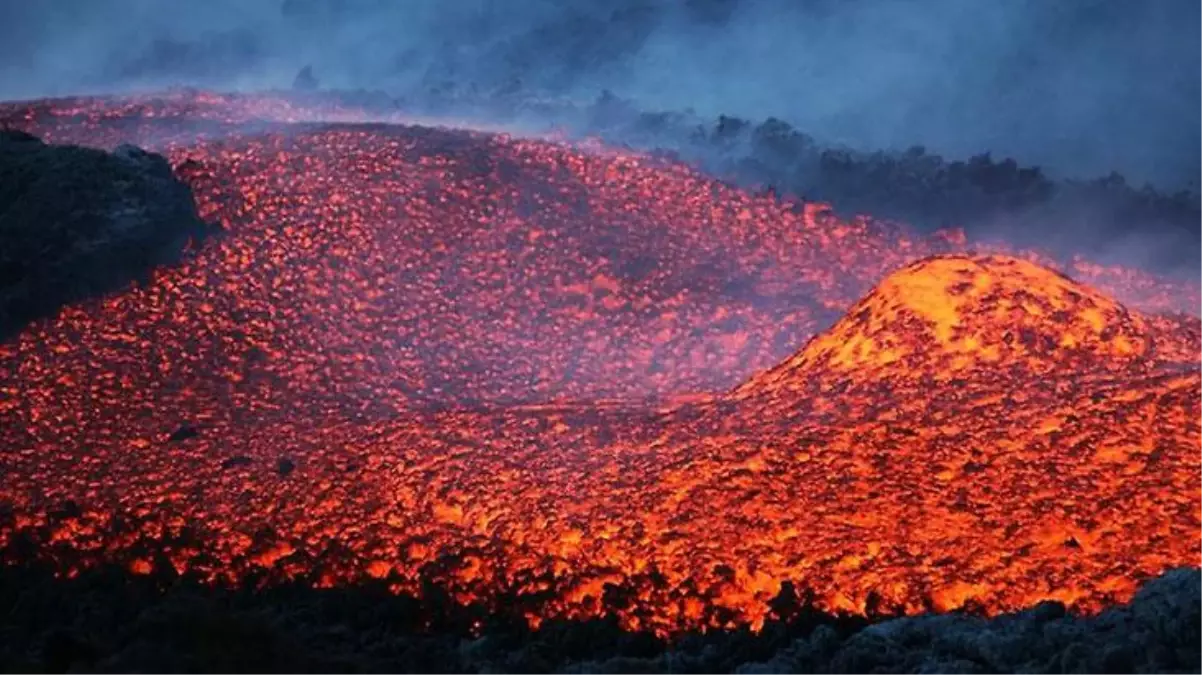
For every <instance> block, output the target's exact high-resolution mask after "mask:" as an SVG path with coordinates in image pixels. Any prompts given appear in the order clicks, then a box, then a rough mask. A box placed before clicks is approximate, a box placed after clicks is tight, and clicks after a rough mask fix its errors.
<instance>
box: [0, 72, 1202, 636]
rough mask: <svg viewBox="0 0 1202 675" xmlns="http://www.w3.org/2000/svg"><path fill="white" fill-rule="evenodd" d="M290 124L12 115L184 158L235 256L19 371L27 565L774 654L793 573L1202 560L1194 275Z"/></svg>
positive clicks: (425, 135)
mask: <svg viewBox="0 0 1202 675" xmlns="http://www.w3.org/2000/svg"><path fill="white" fill-rule="evenodd" d="M282 105H283V104H280V105H276V102H274V100H273V99H261V100H260V99H246V98H242V99H232V98H223V97H218V96H213V95H208V94H195V95H176V96H174V97H165V98H162V99H154V100H149V101H130V100H110V101H105V100H91V101H82V102H81V101H73V102H62V101H60V102H44V103H37V104H28V105H24V106H9V107H8V108H7V109H5V110H3V111H0V113H2V114H0V117H5V118H6V119H9V120H16V122H17V123H19V124H20V125H22V126H23V127H24V128H27V129H28V130H30V131H33V132H36V133H40V134H43V135H45V136H47V137H50V138H56V139H60V140H73V141H89V142H91V143H94V144H96V145H106V144H111V143H113V142H116V141H119V140H133V141H138V142H144V143H145V142H150V144H151V145H152V146H154V145H155V143H158V144H159V145H158V147H161V148H162V149H164V150H165V151H166V152H167V153H168V155H169V156H170V157H171V158H172V160H173V161H174V163H175V165H176V170H177V173H179V175H180V176H181V177H182V178H184V179H185V180H187V181H189V182H190V184H191V185H192V188H193V190H194V192H195V193H196V197H197V202H198V204H199V207H200V212H201V214H202V216H203V217H205V218H206V219H208V220H210V221H212V222H217V223H220V225H221V226H222V227H223V228H224V229H225V230H226V236H223V237H221V238H220V239H218V240H216V241H212V242H209V243H208V244H206V245H205V246H204V247H203V248H202V249H201V250H199V251H198V252H197V253H196V255H195V256H193V257H190V258H189V259H187V260H185V261H184V262H182V263H181V264H180V265H178V266H175V267H171V268H163V269H159V270H156V271H155V273H154V275H153V278H152V279H151V280H150V281H149V283H147V284H146V285H144V286H141V287H138V288H131V289H128V290H126V291H123V292H119V293H115V294H111V295H109V296H108V297H105V298H101V299H96V300H93V301H88V302H83V303H78V304H76V305H73V306H71V307H68V308H66V309H64V310H63V311H61V312H60V313H59V314H58V315H57V316H56V317H54V318H52V319H47V320H44V321H39V322H36V323H34V324H32V325H31V326H30V327H29V328H27V329H26V330H25V331H23V332H22V333H21V334H20V335H19V336H17V337H16V338H15V339H14V340H12V341H10V342H8V343H6V344H3V345H0V372H2V373H3V376H4V383H3V385H2V388H0V416H2V417H3V424H0V444H3V447H4V448H5V452H4V453H3V455H0V471H3V472H4V474H5V476H6V480H5V482H4V484H3V486H0V500H2V501H3V502H4V503H5V504H6V508H5V511H4V513H5V514H6V515H5V517H4V518H2V519H0V545H2V546H4V550H5V555H6V556H8V557H9V558H14V557H15V556H17V555H18V554H20V555H21V556H26V557H34V558H38V559H41V560H43V561H51V562H53V563H54V564H56V565H59V566H60V567H61V569H62V573H63V574H67V575H71V574H75V573H77V572H78V570H80V569H82V568H84V567H88V566H91V565H94V564H97V563H100V562H114V561H115V562H119V563H122V564H125V565H127V566H128V567H129V569H131V570H133V571H135V572H138V573H151V572H156V573H157V572H162V571H170V572H171V573H173V574H174V573H183V574H190V575H195V576H198V577H200V578H202V579H205V580H207V581H211V582H229V583H235V584H264V583H271V582H272V581H273V580H276V581H279V580H289V579H291V580H296V579H300V580H306V581H309V582H311V583H313V584H314V585H318V586H331V585H343V584H353V583H355V582H356V581H357V580H362V579H365V578H377V579H384V580H386V581H387V582H388V583H389V584H391V585H392V587H393V588H394V589H395V590H398V591H402V590H404V591H410V592H415V593H420V592H421V589H422V588H424V587H428V584H435V585H437V586H440V587H442V588H444V589H446V590H448V591H450V592H451V594H452V596H453V597H455V598H456V599H458V600H460V601H463V602H469V601H479V602H484V603H486V604H489V603H491V604H492V605H494V606H497V607H500V606H502V605H505V604H509V605H517V606H520V607H522V608H524V610H523V611H524V614H525V618H526V619H527V620H528V621H529V622H530V623H531V624H532V625H537V624H538V623H540V622H541V621H543V620H545V619H546V618H548V617H564V618H586V617H594V616H617V617H618V618H619V619H620V621H621V622H622V625H623V626H624V627H626V628H629V629H646V630H653V631H656V632H657V633H660V634H669V633H673V632H676V631H679V630H682V629H690V628H727V627H735V626H743V625H748V624H750V625H751V626H753V627H754V626H758V625H760V624H761V623H762V622H763V621H764V620H765V618H766V617H769V616H771V613H772V611H773V610H772V608H771V607H770V603H769V601H770V600H771V599H772V598H773V597H775V596H776V595H777V594H778V593H779V592H780V591H781V589H782V583H783V582H785V581H792V582H794V584H796V586H797V587H798V588H800V589H803V592H804V593H805V594H807V597H810V598H812V601H813V603H814V604H815V605H817V606H818V607H819V608H821V609H824V610H828V611H835V612H845V613H856V614H868V613H873V612H886V613H887V612H902V613H908V614H914V613H920V612H923V611H927V610H931V609H935V610H941V611H943V610H950V609H955V608H959V607H965V606H968V607H972V608H976V609H979V610H981V611H984V612H987V613H996V612H1000V611H1005V610H1010V609H1018V608H1023V607H1028V606H1031V605H1033V604H1035V603H1037V602H1039V601H1041V600H1045V599H1057V600H1060V601H1063V602H1065V603H1067V604H1069V605H1072V606H1073V607H1075V608H1077V609H1080V610H1083V611H1094V610H1097V609H1100V608H1101V607H1103V606H1105V605H1106V604H1108V603H1112V602H1117V601H1122V600H1126V599H1128V598H1130V597H1131V595H1132V593H1133V592H1134V589H1135V587H1136V585H1137V583H1138V582H1139V581H1140V580H1142V579H1144V578H1147V577H1149V576H1152V575H1156V574H1158V573H1160V572H1163V571H1164V570H1167V569H1170V568H1172V567H1177V566H1194V567H1196V566H1198V565H1199V559H1198V548H1199V544H1200V540H1199V525H1200V523H1199V505H1200V502H1202V498H1200V495H1199V493H1198V490H1197V486H1198V483H1199V466H1198V462H1197V449H1198V446H1199V435H1200V430H1199V423H1198V420H1199V416H1200V414H1202V412H1200V407H1199V359H1198V350H1199V346H1198V345H1199V337H1198V336H1199V327H1198V326H1199V322H1198V319H1197V318H1195V317H1192V316H1186V315H1181V314H1177V315H1167V314H1160V313H1159V312H1162V311H1164V310H1175V311H1183V310H1189V311H1193V312H1196V307H1197V297H1198V289H1197V287H1196V286H1191V285H1189V284H1181V283H1177V282H1170V281H1168V280H1165V279H1160V278H1158V277H1156V276H1154V275H1151V274H1147V273H1143V272H1140V271H1137V270H1130V269H1124V268H1116V267H1101V266H1097V265H1093V264H1091V263H1090V262H1089V261H1086V260H1069V261H1057V260H1052V259H1050V258H1048V257H1046V256H1042V255H1040V254H1037V253H1031V252H1009V253H1010V254H1011V255H1000V253H1003V252H998V251H994V254H993V255H979V254H966V252H968V251H970V250H971V246H970V245H969V243H968V242H967V241H966V240H965V239H964V237H963V235H961V234H958V233H956V232H944V233H939V234H937V235H935V236H931V237H919V236H916V235H914V234H913V233H911V232H910V231H909V230H908V229H907V228H905V227H904V226H900V225H895V224H890V223H881V222H878V221H874V220H872V219H870V218H867V217H861V218H856V219H853V220H851V221H846V222H845V221H839V220H837V219H835V218H834V217H833V216H832V215H831V214H830V213H829V212H828V211H827V210H826V209H825V208H824V207H823V206H822V205H821V204H813V203H801V202H798V201H796V200H790V199H784V200H782V199H777V198H775V197H772V196H768V195H753V194H749V193H747V192H744V191H741V190H738V189H736V188H733V187H731V186H728V185H725V184H722V183H720V182H717V181H714V180H712V179H709V178H707V177H705V176H704V175H702V174H700V173H698V172H696V171H694V170H692V169H690V168H688V167H686V166H682V165H678V164H673V163H670V162H666V161H663V160H653V159H651V158H648V157H644V156H641V155H637V154H632V153H626V152H617V151H610V150H602V149H597V148H589V147H579V146H573V145H570V144H563V143H558V142H554V141H550V140H532V139H517V138H513V137H509V136H505V135H497V134H490V133H484V132H474V131H454V130H446V129H436V128H429V127H422V126H413V125H405V124H371V125H363V124H335V125H331V124H313V123H290V122H286V121H282V118H284V117H288V116H291V115H293V111H292V110H293V109H291V108H285V107H281V106H282ZM247 110H252V111H257V112H254V114H249V113H247V112H246V111H247ZM280 110H284V111H285V112H283V113H281V112H280ZM263 111H266V112H263ZM299 119H306V117H304V116H303V115H302V116H300V117H299ZM198 134H199V135H201V136H203V137H204V138H202V139H201V140H196V138H197V137H198ZM1052 267H1055V268H1056V269H1060V270H1063V271H1065V272H1067V273H1069V274H1070V275H1071V276H1072V277H1073V279H1076V280H1077V281H1074V280H1073V279H1070V278H1068V277H1065V276H1063V275H1062V274H1060V273H1058V272H1054V271H1052V270H1051V268H1052ZM1124 303H1125V304H1124ZM799 350H800V351H799ZM757 372H758V373H759V374H757ZM518 598H520V599H521V600H520V601H519V600H517V599H518Z"/></svg>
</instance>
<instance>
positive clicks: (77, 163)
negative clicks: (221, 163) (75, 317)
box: [0, 130, 211, 339]
mask: <svg viewBox="0 0 1202 675" xmlns="http://www.w3.org/2000/svg"><path fill="white" fill-rule="evenodd" d="M210 231H211V229H210V228H209V226H207V225H206V224H205V223H204V222H202V221H201V219H200V218H199V217H198V216H197V213H196V207H195V205H194V203H193V200H192V193H191V192H190V191H189V189H188V187H187V186H186V185H184V184H183V183H182V182H180V181H178V180H176V178H175V177H174V176H173V174H172V171H171V167H170V165H169V164H168V163H167V160H166V159H164V158H163V157H162V156H161V155H158V154H154V153H148V152H145V151H143V150H141V149H140V148H137V147H134V146H132V145H123V146H120V147H118V148H117V149H116V150H114V151H113V152H111V153H108V152H103V151H100V150H94V149H90V148H82V147H75V146H58V145H49V144H46V143H43V142H42V141H41V140H40V139H38V138H37V137H36V136H33V135H31V134H27V133H24V132H20V131H13V130H5V131H3V132H0V339H5V338H7V337H9V336H11V335H12V334H13V333H15V332H16V331H17V330H19V329H20V328H21V327H22V326H24V325H25V324H26V323H28V322H29V321H32V320H34V319H38V318H41V317H44V316H47V315H51V314H53V313H54V312H55V311H57V310H58V309H59V308H60V307H62V306H63V305H65V304H67V303H71V302H74V301H78V300H81V299H83V298H87V297H91V296H95V295H98V294H102V293H106V292H109V291H112V290H116V289H118V288H121V287H122V286H124V285H125V284H128V283H129V282H131V281H139V280H143V279H145V278H146V277H147V275H148V274H149V272H150V270H151V269H152V268H153V267H155V266H157V265H161V264H166V263H170V262H173V261H175V260H177V259H178V258H179V256H180V254H181V253H182V251H183V250H184V248H185V247H186V245H187V244H188V242H189V241H190V240H194V239H196V240H198V239H200V238H201V237H203V236H205V235H206V234H207V233H209V232H210Z"/></svg>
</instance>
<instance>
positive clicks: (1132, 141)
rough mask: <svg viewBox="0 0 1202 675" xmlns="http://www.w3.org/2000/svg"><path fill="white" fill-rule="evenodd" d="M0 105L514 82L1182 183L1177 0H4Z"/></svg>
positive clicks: (1183, 32) (1188, 23)
mask: <svg viewBox="0 0 1202 675" xmlns="http://www.w3.org/2000/svg"><path fill="white" fill-rule="evenodd" d="M3 15H4V17H5V21H3V22H2V25H0V98H10V99H11V98H31V97H38V96H45V95H63V94H68V93H72V94H74V93H80V92H98V91H116V90H130V89H137V88H153V87H161V86H164V85H196V86H206V87H218V88H236V89H254V88H263V87H286V86H289V85H290V84H291V83H292V81H293V78H294V77H295V76H296V74H297V72H298V71H299V70H300V69H301V68H302V67H304V66H306V65H311V66H312V67H313V70H314V72H315V73H316V75H317V77H318V78H319V80H320V82H321V84H322V85H323V86H329V87H352V88H359V87H363V88H370V89H384V90H386V91H389V92H390V93H394V94H409V95H412V94H413V93H414V92H420V91H426V90H429V89H430V88H431V87H445V86H446V85H447V84H448V83H453V84H454V86H457V87H464V86H473V85H474V86H477V87H479V88H481V89H482V90H485V91H488V90H491V89H495V88H498V87H504V86H515V85H516V84H517V83H518V82H520V85H521V87H523V88H524V89H526V90H528V91H531V92H543V93H547V94H553V95H562V96H572V97H578V98H580V99H583V100H591V99H593V98H595V97H596V96H597V94H598V93H600V92H601V91H602V90H603V89H609V90H611V91H613V92H615V93H616V94H617V95H619V96H622V97H626V98H630V99H632V100H634V101H636V102H637V103H638V104H639V105H641V106H643V107H645V108H647V109H666V110H682V109H687V108H692V109H694V110H695V111H696V112H697V113H699V114H703V115H710V116H712V115H717V114H719V113H725V114H730V115H737V116H742V117H745V118H750V119H763V118H765V117H768V116H776V117H779V118H781V119H784V120H786V121H788V122H790V123H792V124H794V125H795V126H796V127H798V128H800V129H802V130H804V131H806V132H807V133H810V134H811V135H813V136H815V137H816V138H818V139H819V140H821V141H823V142H827V143H844V144H848V145H851V146H853V147H859V148H904V147H908V146H910V145H914V144H925V145H926V146H927V147H928V148H930V149H932V150H933V151H936V152H940V153H943V154H945V155H950V156H968V155H971V154H975V153H978V152H981V151H983V150H991V151H993V152H994V153H995V154H996V155H1012V156H1015V157H1017V158H1019V159H1020V161H1022V162H1023V163H1027V164H1042V165H1044V166H1045V167H1047V168H1048V169H1050V170H1051V171H1052V172H1053V173H1055V174H1059V175H1062V176H1092V175H1100V174H1104V173H1107V172H1109V171H1111V170H1117V171H1120V172H1122V173H1124V174H1126V175H1127V176H1128V177H1129V178H1130V179H1132V180H1133V181H1135V182H1142V181H1151V182H1153V183H1155V184H1156V185H1158V186H1159V187H1161V188H1163V189H1170V190H1172V189H1178V188H1182V187H1189V188H1192V189H1197V186H1198V184H1199V182H1200V180H1199V179H1200V169H1199V163H1198V148H1199V146H1200V144H1202V134H1200V131H1199V124H1198V121H1199V119H1200V117H1202V115H1200V110H1199V100H1200V98H1202V89H1200V86H1199V81H1200V73H1199V59H1198V54H1199V42H1200V40H1199V30H1198V26H1199V22H1200V13H1199V5H1198V3H1197V2H1196V1H1194V0H1147V1H1146V2H1138V3H1136V2H1113V1H1110V0H1069V1H1067V2H1044V1H1042V0H1003V1H1000V2H989V3H963V2H959V1H957V0H893V1H869V0H856V1H850V0H849V1H836V0H810V1H807V2H788V1H786V0H521V1H513V0H456V1H454V2H447V1H446V0H406V1H405V2H391V1H388V0H285V1H283V2H267V1H264V2H242V1H240V0H208V1H207V2H203V3H201V2H196V3H186V4H185V3H170V4H169V5H164V4H163V3H161V2H159V1H158V0H105V1H103V2H93V1H91V0H58V1H56V2H52V3H30V2H23V3H17V2H14V1H13V0H7V1H6V2H4V3H3Z"/></svg>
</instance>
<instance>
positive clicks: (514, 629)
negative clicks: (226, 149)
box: [0, 565, 1200, 673]
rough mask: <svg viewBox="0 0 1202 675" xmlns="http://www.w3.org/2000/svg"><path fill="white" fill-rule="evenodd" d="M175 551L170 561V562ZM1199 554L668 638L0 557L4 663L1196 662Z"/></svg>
mask: <svg viewBox="0 0 1202 675" xmlns="http://www.w3.org/2000/svg"><path fill="white" fill-rule="evenodd" d="M168 566H169V565H168ZM1199 580H1200V575H1199V572H1198V571H1197V570H1176V571H1173V572H1169V573H1167V574H1165V575H1164V576H1162V577H1160V578H1157V579H1155V580H1152V581H1151V582H1149V583H1147V584H1146V585H1145V586H1144V587H1143V589H1142V590H1141V591H1140V592H1139V594H1137V595H1136V596H1135V598H1134V599H1133V600H1132V602H1131V603H1130V604H1127V605H1123V606H1119V607H1114V608H1111V609H1108V610H1106V611H1105V612H1103V613H1101V614H1099V615H1097V616H1091V617H1080V616H1075V615H1072V614H1069V613H1066V612H1065V610H1064V607H1063V606H1060V605H1058V604H1056V603H1045V604H1042V605H1039V606H1037V607H1035V608H1032V609H1030V610H1027V611H1024V612H1020V613H1016V614H1008V615H1004V616H999V617H996V618H993V619H985V618H981V617H977V616H971V615H965V614H951V615H941V616H936V615H927V616H918V617H909V618H901V619H892V620H884V621H879V620H878V621H876V622H872V621H869V620H867V619H862V618H847V617H836V616H831V615H826V614H821V613H818V612H814V611H812V610H810V611H800V612H791V613H789V617H790V618H789V619H788V620H785V621H781V620H775V621H771V622H769V623H768V624H766V625H765V627H764V630H763V631H762V632H760V633H759V634H753V633H751V632H749V631H746V630H739V631H719V632H712V633H709V634H705V635H702V634H690V635H685V636H681V637H680V638H678V639H676V640H673V641H671V642H667V641H663V640H660V639H657V638H655V637H654V636H651V635H647V634H639V633H633V634H632V633H627V632H624V631H622V630H621V629H620V628H619V627H618V626H617V625H616V623H614V622H612V621H605V620H592V621H556V622H552V623H549V624H546V625H544V626H543V627H542V628H540V629H539V630H537V631H531V630H529V629H527V628H526V627H525V625H524V624H523V623H522V622H521V621H514V620H507V619H505V618H500V617H495V616H493V617H489V616H487V615H486V614H484V613H483V612H482V611H481V610H480V608H474V607H461V606H458V605H455V604H454V603H453V602H450V601H449V600H448V599H447V598H446V597H441V596H431V597H429V598H427V599H425V600H424V601H418V600H416V599H415V598H413V597H411V596H405V595H402V596H396V595H392V594H390V593H389V592H388V591H387V589H386V588H385V587H384V586H383V585H382V584H378V585H373V586H361V587H351V588H345V587H344V588H338V589H327V590H316V589H312V588H305V587H303V586H300V585H294V586H289V587H277V588H271V589H266V590H260V591H249V590H240V591H239V590H229V589H220V588H218V589H214V588H212V587H208V586H204V585H200V584H197V583H194V582H193V581H191V580H189V579H187V578H171V577H170V575H163V574H156V575H148V576H135V575H130V574H128V573H127V572H125V571H124V570H119V569H111V568H110V569H96V570H91V571H88V572H85V573H84V574H82V575H80V576H79V577H77V578H75V579H71V580H64V579H62V578H56V577H55V576H54V575H53V574H51V573H50V572H49V570H48V569H45V568H40V567H29V566H6V567H5V568H3V570H2V571H0V603H2V604H0V606H3V607H8V608H11V611H8V612H5V613H0V634H3V635H4V637H5V639H3V640H0V664H3V667H4V669H5V670H9V671H29V672H54V671H66V670H73V671H76V672H139V671H160V672H176V671H212V672H217V671H235V672H262V671H290V672H339V671H345V672H614V673H617V672H646V673H656V672H698V673H703V672H740V673H776V672H782V673H784V672H928V673H929V672H1033V673H1040V672H1197V671H1198V668H1199V663H1200V654H1199V652H1200V650H1199V643H1198V639H1197V638H1198V632H1199V626H1200V624H1199V603H1198V597H1199V592H1200V590H1199Z"/></svg>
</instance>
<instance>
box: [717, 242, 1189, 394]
mask: <svg viewBox="0 0 1202 675" xmlns="http://www.w3.org/2000/svg"><path fill="white" fill-rule="evenodd" d="M1191 323H1193V324H1196V323H1197V321H1196V320H1194V321H1193V322H1189V321H1184V322H1182V321H1177V322H1171V321H1168V320H1167V319H1166V318H1165V317H1156V318H1153V319H1149V318H1147V317H1144V316H1143V315H1141V314H1140V313H1138V312H1135V311H1131V310H1128V309H1127V308H1126V307H1124V306H1123V305H1121V304H1119V303H1118V302H1116V301H1115V300H1113V299H1112V298H1109V297H1107V296H1105V295H1103V294H1102V293H1100V292H1098V291H1096V290H1094V289H1092V288H1089V287H1088V286H1085V285H1083V284H1080V283H1078V282H1076V281H1074V280H1072V279H1070V278H1069V277H1067V276H1065V275H1063V274H1061V273H1059V272H1056V271H1054V270H1051V269H1048V268H1046V267H1042V266H1040V265H1037V264H1035V263H1032V262H1030V261H1028V260H1024V259H1020V258H1014V257H1008V256H1001V255H943V256H936V257H932V258H928V259H924V260H920V261H918V262H915V263H912V264H910V265H908V266H906V267H904V268H903V269H901V270H898V271H897V272H894V273H893V274H891V275H889V276H888V277H886V278H885V279H884V280H883V281H881V283H880V284H879V285H878V286H877V287H876V288H875V289H874V290H873V291H872V292H871V293H869V294H868V295H867V296H865V297H864V298H863V299H861V300H860V301H859V302H857V303H856V304H855V305H853V306H852V307H851V308H850V309H849V310H848V312H847V314H846V316H844V317H843V318H842V319H841V320H839V321H838V322H837V323H836V324H835V325H834V326H833V327H832V328H831V329H830V330H827V331H825V332H823V333H822V334H820V335H818V336H816V337H815V338H814V339H813V340H811V341H810V342H809V343H808V344H807V345H806V346H805V348H804V349H802V350H801V351H799V352H798V353H797V354H796V355H794V356H793V357H792V358H790V359H788V360H787V361H785V362H784V363H782V364H781V365H780V366H778V367H776V368H773V369H771V370H769V371H768V372H766V373H764V374H762V375H760V376H758V377H755V378H753V379H752V380H750V381H749V382H747V383H746V384H744V385H743V386H742V387H740V388H739V389H738V390H737V392H736V395H737V396H739V397H746V396H748V395H752V394H753V393H755V392H757V391H758V392H761V393H762V392H764V391H772V390H775V389H779V388H784V389H790V388H797V387H798V386H801V384H802V383H803V382H806V381H812V380H813V379H814V378H819V377H824V378H826V379H827V380H829V379H830V378H851V379H852V380H855V381H872V382H879V381H881V380H885V379H889V380H894V379H923V380H926V381H928V382H931V383H946V382H949V381H951V380H956V379H961V378H963V377H965V376H967V375H968V374H969V373H970V372H974V371H975V372H979V373H983V372H988V373H990V374H991V376H996V375H997V374H998V373H1001V372H1004V371H1007V370H1011V369H1018V370H1021V371H1022V372H1023V374H1024V376H1041V375H1047V374H1049V373H1050V372H1052V371H1054V370H1057V369H1063V370H1064V372H1072V373H1076V374H1083V373H1098V372H1116V371H1120V370H1124V369H1130V368H1132V367H1137V366H1139V367H1147V366H1150V365H1153V364H1156V363H1163V362H1166V361H1177V360H1180V359H1182V356H1183V354H1191V353H1192V354H1194V355H1195V357H1196V346H1197V333H1196V329H1192V330H1191V328H1190V324H1191ZM1192 360H1194V361H1196V358H1194V359H1192Z"/></svg>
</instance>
